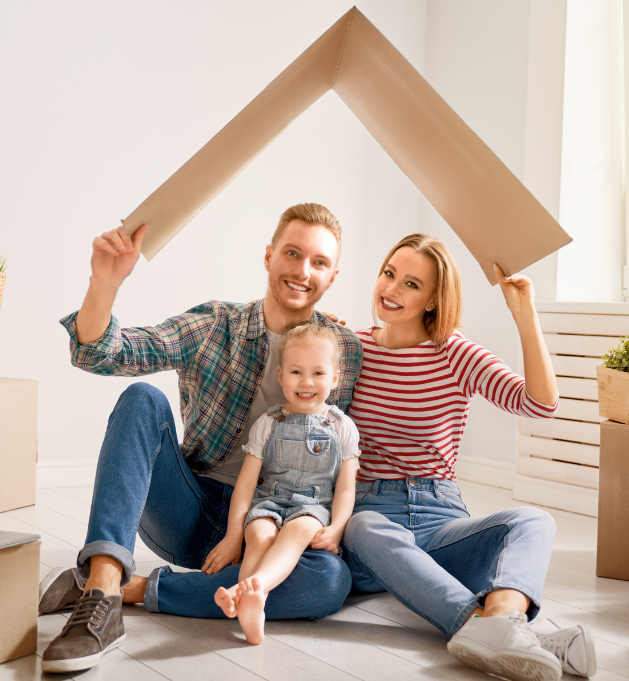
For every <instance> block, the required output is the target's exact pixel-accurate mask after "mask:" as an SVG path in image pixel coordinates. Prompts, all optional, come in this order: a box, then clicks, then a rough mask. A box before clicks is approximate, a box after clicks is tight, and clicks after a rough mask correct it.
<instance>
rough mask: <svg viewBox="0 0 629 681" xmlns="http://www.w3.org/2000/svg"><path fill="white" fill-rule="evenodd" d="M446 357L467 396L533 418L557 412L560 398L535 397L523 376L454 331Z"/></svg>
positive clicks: (460, 387) (552, 414)
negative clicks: (547, 402) (552, 401)
mask: <svg viewBox="0 0 629 681" xmlns="http://www.w3.org/2000/svg"><path fill="white" fill-rule="evenodd" d="M448 358H449V360H450V367H451V369H452V372H453V375H454V378H455V380H456V382H457V383H458V386H459V389H460V390H461V392H462V393H463V394H464V395H465V396H466V397H467V398H468V399H469V398H471V397H472V396H473V395H476V394H480V395H482V396H483V397H484V398H485V399H486V400H488V401H489V402H491V403H492V404H494V405H495V406H497V407H499V408H500V409H503V410H504V411H507V412H509V413H511V414H516V415H518V416H526V417H528V418H533V419H543V418H552V417H553V416H554V415H555V414H556V412H557V405H558V402H559V400H557V401H556V402H555V404H554V405H553V406H552V407H549V406H547V405H544V404H541V403H540V402H537V401H536V400H534V399H533V398H532V397H531V396H530V395H529V394H528V393H527V391H526V387H525V380H524V378H523V377H522V376H519V375H518V374H515V373H513V372H512V371H511V369H509V367H508V366H506V365H505V364H504V362H503V361H502V360H501V359H499V358H498V357H496V356H495V355H493V354H492V353H491V352H489V350H487V349H486V348H484V347H482V346H481V345H478V344H476V343H473V342H472V341H470V340H468V339H467V338H463V337H462V336H460V335H458V334H453V335H452V336H451V337H450V340H449V341H448Z"/></svg>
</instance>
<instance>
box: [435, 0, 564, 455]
mask: <svg viewBox="0 0 629 681" xmlns="http://www.w3.org/2000/svg"><path fill="white" fill-rule="evenodd" d="M565 11H566V7H565V1H564V0H554V1H553V2H552V3H548V2H547V1H546V0H531V1H529V0H511V1H510V2H503V1H502V0H474V2H466V0H429V2H428V13H427V39H426V78H427V79H428V81H429V82H430V84H431V85H432V86H433V87H434V88H435V89H436V90H437V92H439V94H440V95H442V96H443V97H444V98H445V100H446V101H447V102H448V103H449V104H450V105H451V106H452V107H453V108H454V110H455V111H456V112H457V113H458V114H459V115H460V116H461V117H462V118H463V120H464V121H465V122H466V123H467V124H468V125H470V127H471V128H472V129H473V130H474V131H475V132H476V133H477V134H478V135H479V136H480V137H481V139H483V141H485V142H486V143H487V144H488V145H489V147H490V148H491V149H492V150H493V151H494V152H495V153H496V154H497V155H498V156H499V158H500V159H501V160H502V161H503V162H504V163H505V164H506V165H507V167H508V168H509V169H510V170H511V171H512V172H513V173H514V174H515V175H516V177H518V179H520V180H522V181H523V182H524V184H525V185H526V186H527V187H528V188H529V190H530V191H532V192H533V194H534V195H535V196H536V197H537V198H538V199H539V200H540V201H541V202H542V204H543V205H544V206H545V207H546V209H547V210H548V211H549V212H550V213H551V214H552V215H553V216H554V217H555V218H557V217H558V212H559V189H560V168H561V129H562V123H561V121H562V100H563V62H564V45H565ZM422 225H423V228H424V229H425V230H426V231H429V232H431V233H433V234H434V235H436V236H438V237H439V238H441V239H442V240H444V241H445V242H446V243H448V244H449V245H450V246H451V248H452V251H453V252H454V255H455V256H456V258H457V260H458V262H459V265H460V267H461V273H462V278H463V292H464V332H465V333H466V335H467V336H468V337H470V338H472V339H473V340H475V341H477V342H479V343H481V344H482V345H484V346H486V347H487V348H489V349H490V350H492V351H493V352H494V353H495V354H496V355H498V356H499V357H501V358H502V359H503V360H504V361H505V363H506V364H507V365H508V366H510V367H511V368H512V369H514V370H516V371H517V370H518V364H519V362H518V359H519V339H518V334H517V330H516V327H515V324H514V323H513V319H512V317H511V314H510V313H509V311H508V309H507V307H506V305H505V304H504V299H503V297H502V294H501V291H500V289H499V288H498V287H494V288H491V287H490V286H489V284H488V283H487V281H486V279H485V278H484V276H483V275H482V272H481V271H480V269H479V267H478V265H477V264H476V262H475V260H474V259H473V258H472V256H471V255H470V254H469V252H468V251H467V249H466V248H465V247H464V246H463V244H462V242H461V241H460V240H459V239H458V238H457V237H456V236H455V235H454V233H453V232H452V230H451V229H450V228H449V227H448V225H447V224H446V223H445V222H444V221H443V220H442V219H441V217H440V216H439V215H438V214H437V213H436V212H435V211H434V210H433V209H432V208H431V207H430V206H429V205H428V204H427V203H424V204H423V206H422ZM526 274H528V275H529V276H531V278H532V279H533V283H534V285H535V287H536V292H537V295H538V297H539V298H546V299H554V298H555V287H556V255H554V256H549V257H548V258H545V259H544V260H543V261H541V262H540V263H537V264H536V265H534V266H532V267H531V268H530V270H529V271H527V272H526ZM515 440H516V423H515V418H514V417H513V416H511V415H508V414H505V413H504V412H501V411H499V410H498V409H495V408H494V407H493V406H491V405H489V404H488V403H487V402H486V401H485V400H484V399H482V398H480V397H476V398H474V399H473V401H472V406H471V411H470V419H469V421H468V426H467V429H466V433H465V436H464V438H463V443H462V448H461V452H462V454H463V456H477V457H487V458H490V459H498V460H501V461H506V462H512V461H514V460H515V456H516V445H515Z"/></svg>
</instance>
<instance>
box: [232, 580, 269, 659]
mask: <svg viewBox="0 0 629 681" xmlns="http://www.w3.org/2000/svg"><path fill="white" fill-rule="evenodd" d="M236 598H237V599H238V605H237V607H236V612H237V614H238V621H239V622H240V626H241V627H242V630H243V631H244V633H245V638H246V639H247V641H248V642H249V643H252V644H253V645H258V644H259V643H262V641H263V639H264V602H265V601H266V597H265V595H264V591H263V589H262V586H261V585H260V582H259V581H258V578H257V577H253V578H252V579H245V580H244V581H242V582H240V583H239V584H238V588H237V589H236Z"/></svg>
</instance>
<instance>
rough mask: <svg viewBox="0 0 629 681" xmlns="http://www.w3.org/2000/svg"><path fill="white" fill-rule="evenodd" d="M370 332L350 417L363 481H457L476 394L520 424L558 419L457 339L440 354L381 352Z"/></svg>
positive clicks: (431, 350) (431, 349)
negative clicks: (527, 419)
mask: <svg viewBox="0 0 629 681" xmlns="http://www.w3.org/2000/svg"><path fill="white" fill-rule="evenodd" d="M371 331H372V329H364V330H362V331H358V332H356V335H357V336H358V338H359V339H360V342H361V343H362V346H363V365H362V369H361V372H360V376H359V377H358V380H357V381H356V385H355V386H354V397H353V400H352V403H351V405H350V410H349V415H350V416H351V417H352V419H353V420H354V423H355V424H356V425H357V426H358V430H359V432H360V449H361V452H362V455H361V459H360V461H361V463H360V471H359V473H358V479H359V480H375V479H379V478H380V479H389V480H395V479H400V478H406V477H415V478H441V479H446V480H456V473H455V471H454V467H455V464H456V458H457V455H458V453H459V445H460V442H461V437H462V436H463V430H464V428H465V423H466V421H467V415H468V412H469V407H470V401H471V399H472V396H473V395H475V394H476V393H480V394H481V395H482V396H483V397H485V398H486V399H487V400H489V401H490V402H491V403H492V404H495V405H496V406H497V407H500V408H501V409H504V410H505V411H508V412H510V413H512V414H518V415H520V416H529V417H531V418H551V417H552V416H554V414H555V412H556V411H557V405H556V404H555V406H554V407H547V406H544V405H543V404H540V403H539V402H536V401H535V400H534V399H532V398H531V397H530V396H529V395H528V394H527V392H526V390H525V387H524V379H523V378H522V377H521V376H518V375H517V374H514V373H513V372H512V371H511V370H510V369H509V368H508V367H507V366H505V364H504V363H503V362H502V360H500V359H498V357H496V356H495V355H492V354H491V352H489V351H488V350H486V349H485V348H483V347H482V346H481V345H477V344H476V343H473V342H472V341H470V340H468V339H467V338H464V337H463V336H462V335H461V334H460V333H459V332H458V331H454V332H453V333H452V334H451V335H450V337H449V338H448V341H447V343H446V344H445V346H444V347H443V348H442V349H441V350H440V351H437V349H436V347H435V344H434V342H433V341H426V342H424V343H420V344H419V345H415V346H413V347H411V348H401V349H398V350H390V349H388V348H383V347H381V346H379V345H378V344H377V343H376V342H375V341H374V339H373V338H372V335H371Z"/></svg>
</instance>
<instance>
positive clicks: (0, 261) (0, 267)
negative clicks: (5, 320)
mask: <svg viewBox="0 0 629 681" xmlns="http://www.w3.org/2000/svg"><path fill="white" fill-rule="evenodd" d="M7 264H8V263H7V257H6V255H5V256H3V255H1V254H0V307H2V296H3V295H4V286H5V284H6V283H7V275H6V271H5V270H6V269H7Z"/></svg>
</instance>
